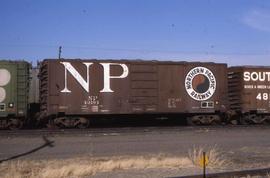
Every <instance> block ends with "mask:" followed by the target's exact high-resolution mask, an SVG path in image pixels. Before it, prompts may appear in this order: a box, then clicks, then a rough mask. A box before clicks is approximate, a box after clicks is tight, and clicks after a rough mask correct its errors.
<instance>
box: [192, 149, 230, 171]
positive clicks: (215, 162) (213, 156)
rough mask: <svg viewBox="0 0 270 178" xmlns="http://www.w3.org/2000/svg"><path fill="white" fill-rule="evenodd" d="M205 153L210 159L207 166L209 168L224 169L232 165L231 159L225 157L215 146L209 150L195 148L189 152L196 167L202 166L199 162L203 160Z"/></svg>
mask: <svg viewBox="0 0 270 178" xmlns="http://www.w3.org/2000/svg"><path fill="white" fill-rule="evenodd" d="M203 152H205V154H206V156H207V157H208V159H209V163H208V165H207V167H209V168H219V169H222V168H224V167H227V166H229V165H230V161H229V159H228V158H226V157H225V156H224V154H223V153H222V151H221V150H220V149H219V148H218V147H217V146H213V147H209V148H206V147H205V148H204V147H195V146H194V147H193V149H192V150H189V152H188V155H189V158H190V160H191V162H192V163H193V164H194V165H195V166H200V164H199V162H200V161H199V160H200V159H201V158H202V156H203Z"/></svg>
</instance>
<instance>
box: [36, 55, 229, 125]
mask: <svg viewBox="0 0 270 178" xmlns="http://www.w3.org/2000/svg"><path fill="white" fill-rule="evenodd" d="M39 76H40V105H41V115H40V117H39V120H40V121H44V122H47V121H49V123H50V124H53V125H57V126H59V127H79V128H84V127H87V126H88V125H89V122H91V118H95V117H98V116H105V115H106V116H110V115H114V116H115V115H119V116H120V115H134V114H136V115H146V114H156V115H163V114H179V119H183V118H184V117H183V116H187V117H188V121H189V123H192V124H212V123H220V122H222V117H221V116H222V114H223V113H225V112H226V110H227V108H228V102H227V77H226V76H227V65H226V64H217V63H201V62H166V61H141V60H80V59H76V60H75V59H61V60H57V59H46V60H44V61H42V63H41V66H40V74H39Z"/></svg>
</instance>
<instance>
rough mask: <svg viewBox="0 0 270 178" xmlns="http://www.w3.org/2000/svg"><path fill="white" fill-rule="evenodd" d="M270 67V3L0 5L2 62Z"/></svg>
mask: <svg viewBox="0 0 270 178" xmlns="http://www.w3.org/2000/svg"><path fill="white" fill-rule="evenodd" d="M60 45H61V46H63V52H62V57H64V58H98V59H108V58H110V59H145V60H180V61H212V62H226V63H228V64H229V65H270V1H269V0H260V1H256V0H252V1H250V0H224V1H222V0H208V1H207V0H62V1H61V0H58V1H56V0H17V1H15V0H0V58H1V59H25V60H29V61H36V60H42V59H44V58H56V57H57V55H58V54H57V51H58V46H60Z"/></svg>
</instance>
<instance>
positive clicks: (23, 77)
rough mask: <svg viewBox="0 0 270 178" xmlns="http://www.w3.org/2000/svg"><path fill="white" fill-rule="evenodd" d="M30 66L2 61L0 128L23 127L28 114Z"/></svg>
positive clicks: (17, 62) (20, 62) (0, 76)
mask: <svg viewBox="0 0 270 178" xmlns="http://www.w3.org/2000/svg"><path fill="white" fill-rule="evenodd" d="M29 69H30V64H29V63H27V62H25V61H7V60H0V128H10V129H16V128H21V127H22V126H23V123H24V121H25V120H26V118H27V112H28V95H29V93H28V92H29Z"/></svg>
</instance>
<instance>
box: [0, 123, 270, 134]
mask: <svg viewBox="0 0 270 178" xmlns="http://www.w3.org/2000/svg"><path fill="white" fill-rule="evenodd" d="M232 129H233V130H237V129H238V130H241V129H253V130H256V129H270V126H265V125H249V126H247V125H237V126H234V125H226V126H174V127H171V126H170V127H109V128H104V127H100V128H89V129H31V130H30V129H28V130H0V137H1V136H10V137H12V136H16V137H17V136H40V135H46V136H54V135H112V136H113V135H123V134H145V133H170V132H179V133H180V132H183V131H194V132H215V131H216V130H232Z"/></svg>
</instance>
